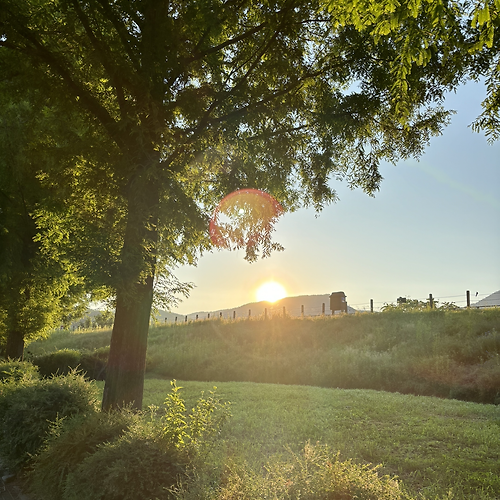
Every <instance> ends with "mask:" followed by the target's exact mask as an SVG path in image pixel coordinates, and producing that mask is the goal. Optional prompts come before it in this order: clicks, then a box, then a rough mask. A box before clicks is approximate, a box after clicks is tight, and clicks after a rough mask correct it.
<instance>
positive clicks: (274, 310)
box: [164, 290, 500, 323]
mask: <svg viewBox="0 0 500 500" xmlns="http://www.w3.org/2000/svg"><path fill="white" fill-rule="evenodd" d="M312 298H313V297H288V298H286V299H282V300H281V301H278V302H277V303H276V304H271V303H262V302H260V303H255V304H251V305H247V306H241V307H237V308H232V309H224V310H220V311H211V312H203V313H193V314H188V315H185V316H183V315H176V316H173V315H170V316H169V317H166V318H165V319H164V321H165V323H182V322H184V323H185V322H188V321H200V320H210V319H232V320H236V319H244V318H248V319H252V318H272V317H276V316H281V317H284V316H288V317H318V316H332V315H334V314H338V313H339V312H340V311H331V310H330V308H329V307H330V304H329V301H328V298H329V296H328V295H324V296H318V298H319V299H320V300H317V301H311V299H312ZM399 300H401V301H402V302H404V300H408V301H410V300H411V301H414V300H418V301H419V302H423V303H427V304H428V306H429V307H430V308H439V307H440V306H443V305H449V304H453V305H455V306H457V307H459V308H464V309H465V308H467V307H470V308H475V309H484V308H488V307H500V292H493V293H483V294H479V293H478V292H475V293H472V294H471V293H470V291H468V290H467V291H466V292H465V293H463V294H461V295H439V296H433V295H432V294H429V296H427V297H421V298H416V299H410V298H405V297H400V298H399V299H397V301H394V300H387V301H374V300H373V299H370V300H369V301H367V302H362V303H356V304H350V303H348V304H347V313H356V312H368V313H369V312H380V311H382V310H383V308H384V306H386V305H388V304H394V303H395V302H396V303H397V302H398V301H399ZM283 304H286V305H283Z"/></svg>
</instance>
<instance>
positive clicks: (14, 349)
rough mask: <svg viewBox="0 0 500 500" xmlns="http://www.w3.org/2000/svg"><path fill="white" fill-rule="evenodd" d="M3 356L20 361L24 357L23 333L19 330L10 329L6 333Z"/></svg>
mask: <svg viewBox="0 0 500 500" xmlns="http://www.w3.org/2000/svg"><path fill="white" fill-rule="evenodd" d="M5 357H6V358H7V359H18V360H20V361H22V359H23V358H24V335H23V333H22V332H21V331H20V330H10V331H9V333H8V334H7V344H6V346H5Z"/></svg>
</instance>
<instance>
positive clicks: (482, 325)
mask: <svg viewBox="0 0 500 500" xmlns="http://www.w3.org/2000/svg"><path fill="white" fill-rule="evenodd" d="M109 339H110V331H106V330H100V331H94V332H88V333H69V332H57V333H55V334H54V335H53V336H52V337H51V338H50V339H48V340H44V341H39V342H35V343H33V344H30V346H29V347H28V351H30V352H31V354H32V355H35V356H36V355H40V354H42V353H47V352H53V351H55V350H57V349H63V348H69V349H87V350H92V349H94V348H104V349H105V347H106V346H107V345H109ZM147 371H148V373H149V375H150V376H157V377H163V378H169V379H170V378H176V379H182V380H198V381H238V382H266V383H276V384H299V385H311V386H318V387H340V388H345V389H375V390H383V391H389V392H400V393H405V394H415V395H428V396H439V397H444V398H456V399H462V400H468V401H475V402H483V403H498V402H500V309H498V308H495V309H485V310H472V309H471V310H465V311H464V310H462V311H439V310H435V311H428V312H399V311H392V312H384V313H379V314H356V315H344V316H340V317H331V316H329V317H328V316H327V317H318V318H304V319H300V318H280V317H275V318H271V319H267V320H264V319H262V318H260V319H253V320H252V319H250V320H248V319H247V320H237V321H229V320H211V321H198V322H188V323H182V324H179V325H165V326H160V327H154V328H151V330H150V335H149V345H148V360H147Z"/></svg>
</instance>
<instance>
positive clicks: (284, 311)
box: [283, 306, 286, 317]
mask: <svg viewBox="0 0 500 500" xmlns="http://www.w3.org/2000/svg"><path fill="white" fill-rule="evenodd" d="M283 317H286V309H285V306H283Z"/></svg>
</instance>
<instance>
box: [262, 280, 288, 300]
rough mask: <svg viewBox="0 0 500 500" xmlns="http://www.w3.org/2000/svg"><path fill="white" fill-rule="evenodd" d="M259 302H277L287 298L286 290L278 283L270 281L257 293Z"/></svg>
mask: <svg viewBox="0 0 500 500" xmlns="http://www.w3.org/2000/svg"><path fill="white" fill-rule="evenodd" d="M256 296H257V301H259V302H261V301H262V300H265V301H266V302H276V301H277V300H279V299H282V298H283V297H286V290H285V288H284V287H283V286H282V285H280V284H279V283H277V282H276V281H268V282H266V283H264V284H263V285H261V286H260V287H259V288H258V289H257V292H256Z"/></svg>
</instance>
